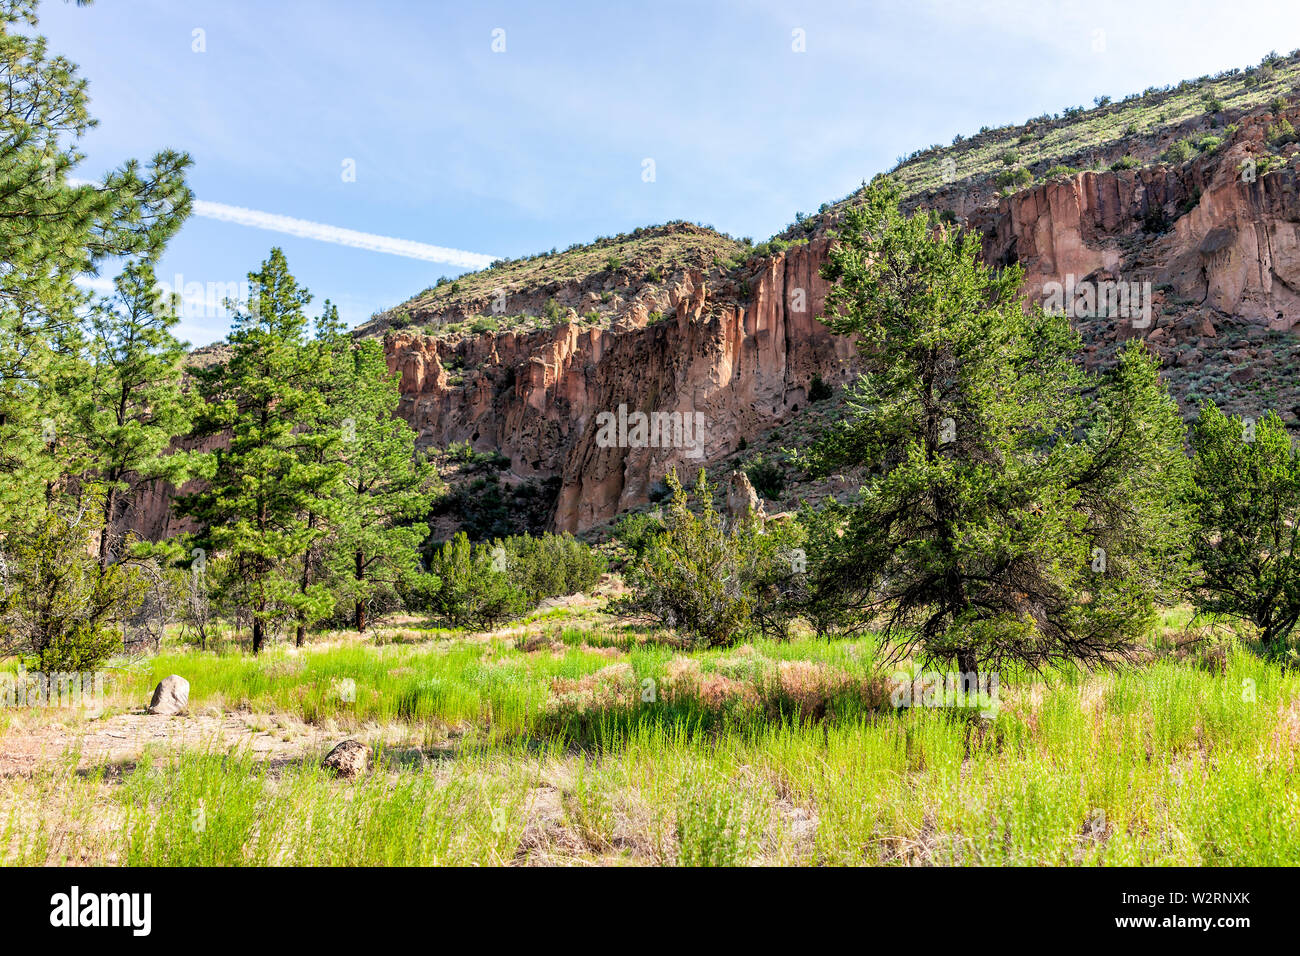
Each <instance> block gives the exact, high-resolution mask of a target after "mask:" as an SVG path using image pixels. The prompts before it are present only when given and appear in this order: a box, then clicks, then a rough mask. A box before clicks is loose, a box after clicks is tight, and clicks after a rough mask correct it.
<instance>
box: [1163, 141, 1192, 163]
mask: <svg viewBox="0 0 1300 956" xmlns="http://www.w3.org/2000/svg"><path fill="white" fill-rule="evenodd" d="M1195 155H1196V147H1195V146H1193V145H1192V144H1191V141H1190V140H1186V139H1180V140H1178V141H1176V142H1174V143H1171V144H1170V146H1169V148H1168V149H1167V150H1165V154H1164V157H1163V158H1164V161H1165V162H1166V163H1169V164H1170V165H1171V166H1181V165H1182V164H1183V163H1185V162H1187V161H1188V160H1189V159H1191V158H1192V157H1193V156H1195Z"/></svg>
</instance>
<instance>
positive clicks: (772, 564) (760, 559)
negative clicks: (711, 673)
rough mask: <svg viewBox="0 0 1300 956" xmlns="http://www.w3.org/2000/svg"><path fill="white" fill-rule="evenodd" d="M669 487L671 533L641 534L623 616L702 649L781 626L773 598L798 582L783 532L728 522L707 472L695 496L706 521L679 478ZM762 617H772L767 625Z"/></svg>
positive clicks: (667, 528) (753, 519) (666, 521)
mask: <svg viewBox="0 0 1300 956" xmlns="http://www.w3.org/2000/svg"><path fill="white" fill-rule="evenodd" d="M665 480H666V482H667V484H668V487H669V489H670V490H671V493H672V502H671V504H670V505H669V507H668V510H667V513H666V514H665V515H664V517H663V529H662V531H659V532H657V533H646V532H647V531H648V530H649V529H647V528H646V527H645V526H644V525H637V526H633V527H634V530H636V531H637V532H639V533H640V534H641V535H642V537H641V540H640V542H639V544H637V545H635V546H636V547H638V550H639V552H640V554H639V557H637V558H636V559H635V560H633V561H630V562H629V563H628V566H627V568H626V569H625V572H624V578H625V580H626V581H627V584H628V587H629V588H630V589H631V593H630V594H629V595H628V596H627V597H626V598H624V599H622V600H621V601H619V602H617V604H616V605H615V608H616V610H617V611H619V612H620V613H622V614H624V615H626V616H631V617H639V618H644V619H648V620H652V621H655V622H657V623H659V624H661V625H663V626H664V627H667V628H670V629H672V630H673V631H674V632H676V635H677V638H678V639H679V640H680V641H682V642H683V643H685V644H687V645H690V646H695V647H715V646H724V645H730V644H735V643H738V642H740V641H742V640H744V639H745V638H746V637H747V636H749V635H750V634H752V633H753V632H754V630H755V628H756V627H761V628H762V629H764V630H769V628H770V627H772V626H773V625H771V624H766V623H765V622H766V621H767V620H768V619H769V618H771V619H773V620H780V617H779V614H778V612H777V610H776V608H775V606H774V605H772V604H771V603H770V601H769V602H768V603H767V604H764V601H765V600H767V598H766V597H765V593H768V592H770V589H771V588H772V587H773V582H775V581H786V580H788V579H789V578H792V577H793V576H794V574H795V571H794V563H793V562H792V561H791V560H790V556H789V554H788V552H787V551H786V549H785V544H786V539H785V537H783V535H782V534H781V533H780V530H779V529H777V528H772V529H771V531H770V532H769V531H768V530H766V529H765V528H764V526H763V521H762V519H761V518H758V517H757V516H755V515H752V514H751V515H748V516H746V517H744V518H739V519H737V520H736V521H734V522H733V523H730V524H729V523H728V522H727V521H726V520H724V518H723V516H722V515H721V514H719V512H718V511H717V509H716V508H715V507H714V503H713V496H714V491H713V486H712V485H710V484H709V481H708V477H707V476H706V475H705V473H704V471H703V470H701V471H700V476H699V479H698V481H697V482H696V484H695V489H694V499H695V506H696V508H697V509H698V511H699V513H698V514H697V513H696V512H695V511H693V510H692V507H691V501H690V499H691V495H688V494H687V492H686V491H685V489H683V488H682V485H681V482H680V481H678V479H677V474H676V472H669V474H668V476H667V478H666V479H665ZM625 544H628V546H630V547H631V546H634V544H633V543H632V542H625ZM757 609H762V610H763V611H764V612H765V613H764V614H763V616H762V617H761V618H760V619H756V618H755V611H756V610H757Z"/></svg>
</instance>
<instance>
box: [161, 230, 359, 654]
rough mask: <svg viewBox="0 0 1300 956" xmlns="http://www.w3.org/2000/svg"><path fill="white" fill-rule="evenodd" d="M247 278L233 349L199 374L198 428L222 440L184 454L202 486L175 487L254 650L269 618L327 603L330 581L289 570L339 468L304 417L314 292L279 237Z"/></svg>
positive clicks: (309, 404) (309, 390) (317, 609)
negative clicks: (315, 581) (188, 490)
mask: <svg viewBox="0 0 1300 956" xmlns="http://www.w3.org/2000/svg"><path fill="white" fill-rule="evenodd" d="M249 280H250V282H251V284H252V290H253V291H252V299H251V301H250V302H249V303H248V304H247V307H246V308H243V309H240V310H239V311H238V312H237V314H236V318H235V325H234V329H233V331H232V332H231V333H230V335H229V337H228V342H229V344H230V347H231V355H230V358H229V359H228V360H227V361H225V362H221V363H218V364H216V365H213V366H209V367H208V368H205V369H201V370H198V371H197V373H196V375H197V378H198V383H199V392H200V395H201V396H202V397H203V399H204V400H205V402H206V405H205V406H204V409H203V411H202V412H201V413H200V415H199V417H198V419H197V424H196V428H195V432H194V434H195V435H196V436H198V437H209V436H211V437H216V436H222V437H226V436H228V442H227V443H226V444H225V445H224V447H217V448H216V449H214V450H213V451H210V452H204V453H197V454H194V455H191V456H190V458H191V460H192V461H193V463H194V467H195V469H196V473H197V474H198V476H199V477H202V478H203V479H205V486H204V487H203V488H202V489H200V490H199V491H197V492H195V493H193V494H189V495H185V496H182V497H181V498H180V500H179V502H178V510H179V512H180V513H181V514H183V515H187V516H189V517H191V518H193V519H194V520H195V521H196V522H197V523H198V524H199V525H200V527H201V529H202V530H201V532H200V533H199V534H198V536H197V538H196V543H197V544H198V546H199V547H200V548H202V549H204V550H205V551H207V552H208V553H211V554H218V553H220V554H224V555H226V556H227V558H228V560H227V561H226V562H224V566H225V567H226V568H227V569H228V573H227V574H226V575H225V576H224V579H223V580H222V581H220V582H218V583H217V586H216V589H217V592H218V594H219V595H220V596H221V597H223V598H225V599H226V600H228V601H230V602H232V603H234V604H237V605H239V606H242V607H245V608H247V610H248V613H249V615H250V616H251V618H252V632H253V633H252V638H253V652H254V653H258V652H260V651H261V649H262V646H263V644H264V641H265V637H266V633H267V628H268V625H271V624H273V623H274V622H275V621H277V620H282V619H285V618H289V617H299V618H301V617H307V618H313V619H319V618H320V617H324V616H326V615H327V614H328V613H329V609H330V607H331V604H332V601H331V599H330V596H329V594H328V592H327V591H326V590H325V589H324V588H323V587H321V586H319V585H309V586H308V587H307V589H306V590H305V591H304V590H303V589H302V588H301V587H299V581H298V580H296V579H295V578H296V575H295V573H294V572H295V568H296V567H297V568H298V569H300V565H298V559H301V557H302V555H303V554H304V553H305V552H306V551H307V550H308V549H309V548H310V547H311V546H312V545H313V543H314V542H316V541H317V540H318V539H319V538H320V537H321V536H322V535H323V533H324V532H323V530H322V528H321V527H320V526H319V525H318V524H317V523H315V522H313V521H312V518H311V516H312V515H313V514H317V515H319V514H322V513H323V512H324V510H325V509H326V508H327V502H326V500H325V499H326V498H327V496H328V492H329V488H330V486H331V484H332V483H333V482H335V481H336V480H337V476H338V470H339V469H338V466H337V465H336V464H333V463H330V462H328V460H327V459H328V457H329V455H328V451H327V448H328V446H329V445H330V444H331V443H333V444H337V443H338V441H339V440H340V439H339V436H338V435H337V434H334V435H331V434H328V433H322V432H321V431H320V430H318V429H316V428H312V427H306V428H303V427H302V426H304V425H307V426H310V425H311V424H312V423H314V422H317V421H319V420H320V418H321V417H322V403H323V397H322V395H321V393H320V392H319V390H318V389H317V388H316V383H317V381H318V376H319V369H318V368H317V365H316V363H317V360H318V358H319V355H318V352H317V350H316V349H314V348H311V347H310V343H309V341H308V339H307V335H306V332H307V318H306V315H305V314H304V311H303V310H304V309H305V307H306V306H307V304H308V303H309V302H310V301H311V294H310V293H309V292H307V291H306V290H305V289H303V288H301V287H300V286H299V285H298V283H297V282H296V281H295V280H294V278H293V276H292V275H291V274H290V272H289V267H288V264H287V263H286V261H285V258H284V253H283V252H281V250H279V249H278V248H277V249H272V250H271V255H270V257H269V258H268V259H267V260H266V261H265V262H263V263H262V268H261V269H260V270H259V271H258V272H253V273H249Z"/></svg>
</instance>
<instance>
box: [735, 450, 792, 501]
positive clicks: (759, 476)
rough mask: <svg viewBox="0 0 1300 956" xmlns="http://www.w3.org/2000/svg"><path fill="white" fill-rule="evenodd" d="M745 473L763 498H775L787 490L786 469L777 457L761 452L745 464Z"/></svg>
mask: <svg viewBox="0 0 1300 956" xmlns="http://www.w3.org/2000/svg"><path fill="white" fill-rule="evenodd" d="M745 474H746V475H747V476H748V478H749V482H750V484H752V485H753V486H754V490H755V491H757V492H758V493H759V495H760V496H761V497H763V498H770V499H773V500H775V499H777V498H780V497H781V494H782V492H784V491H785V469H784V468H783V467H782V466H781V462H780V461H778V460H777V459H776V458H773V457H770V456H765V455H763V454H762V453H761V452H760V453H759V454H757V455H755V456H754V457H753V458H751V459H750V460H749V461H748V462H747V463H746V464H745Z"/></svg>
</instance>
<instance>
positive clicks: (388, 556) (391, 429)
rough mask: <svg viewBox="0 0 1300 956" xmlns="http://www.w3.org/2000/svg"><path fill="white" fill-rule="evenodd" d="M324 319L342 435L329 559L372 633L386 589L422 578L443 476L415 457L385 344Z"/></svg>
mask: <svg viewBox="0 0 1300 956" xmlns="http://www.w3.org/2000/svg"><path fill="white" fill-rule="evenodd" d="M330 318H331V313H328V312H327V314H326V317H325V320H323V327H322V336H321V338H322V342H323V343H324V344H325V345H326V346H327V348H328V351H329V354H330V355H331V357H332V361H331V362H330V363H329V367H330V368H331V369H332V370H333V376H332V377H333V383H334V395H333V397H332V398H331V400H330V401H329V402H328V405H329V407H330V408H332V409H334V410H335V414H336V415H337V416H338V417H337V420H336V421H337V426H338V429H339V433H340V434H341V436H342V437H343V443H342V446H341V455H342V463H343V474H342V480H341V482H340V484H339V487H338V490H337V495H338V497H337V504H338V512H337V513H338V516H339V517H338V520H339V524H338V528H337V533H336V535H335V538H334V539H333V540H332V542H331V557H332V565H333V571H334V575H335V579H336V580H337V581H339V590H340V591H341V592H343V593H345V594H346V595H347V596H348V597H349V598H350V599H351V601H352V605H353V616H352V619H353V624H354V626H355V627H356V629H357V631H358V632H364V631H365V629H366V607H367V605H368V604H369V602H370V601H371V599H372V597H373V596H374V595H375V594H376V593H377V592H378V591H379V590H380V589H388V590H390V591H391V590H395V589H396V588H397V586H398V585H399V584H401V583H403V582H405V581H406V580H407V579H408V578H409V577H410V576H412V575H415V574H417V573H419V571H420V558H419V549H420V545H421V544H422V543H423V541H424V538H425V537H426V536H427V534H428V525H427V524H426V520H425V519H426V518H427V516H428V513H429V508H430V505H431V502H432V500H433V497H434V495H435V494H436V493H437V488H436V486H437V483H438V477H437V471H436V469H435V468H434V466H433V464H432V463H431V462H428V461H426V460H423V459H422V458H421V457H419V456H418V455H417V452H416V448H415V439H416V435H415V432H414V431H413V430H412V429H411V427H410V425H408V424H407V423H406V422H405V421H404V420H403V419H401V418H399V417H398V416H397V408H398V405H399V404H400V402H401V392H400V390H399V388H398V378H397V376H395V375H394V374H393V373H392V372H391V371H389V368H388V363H387V360H386V358H385V355H384V349H383V346H382V344H381V343H380V342H378V341H376V340H373V339H369V340H362V341H353V340H352V338H351V337H350V336H348V335H345V334H343V332H342V330H341V327H340V326H339V325H338V323H337V314H336V313H335V314H333V315H332V318H333V323H332V324H330V322H329V319H330Z"/></svg>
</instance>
